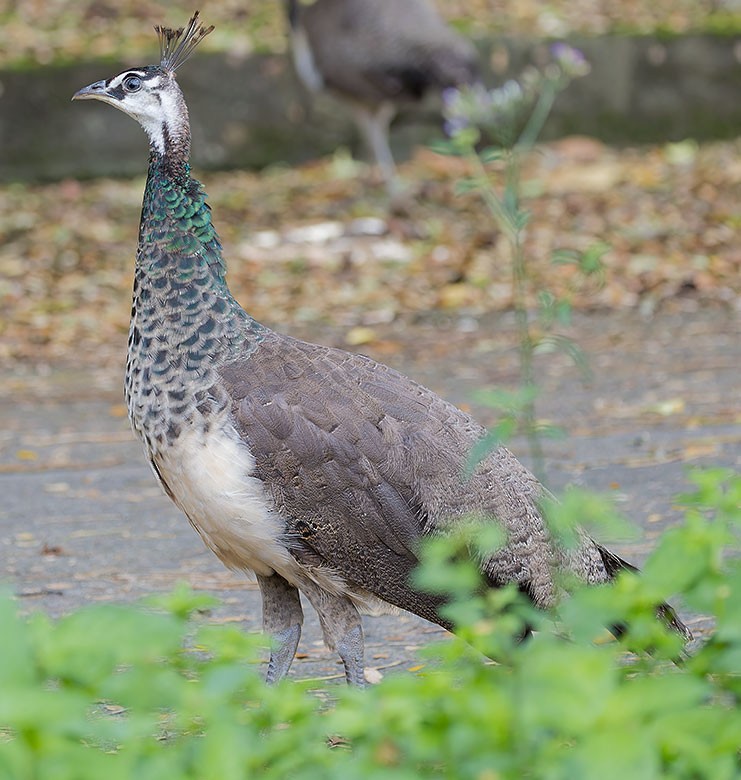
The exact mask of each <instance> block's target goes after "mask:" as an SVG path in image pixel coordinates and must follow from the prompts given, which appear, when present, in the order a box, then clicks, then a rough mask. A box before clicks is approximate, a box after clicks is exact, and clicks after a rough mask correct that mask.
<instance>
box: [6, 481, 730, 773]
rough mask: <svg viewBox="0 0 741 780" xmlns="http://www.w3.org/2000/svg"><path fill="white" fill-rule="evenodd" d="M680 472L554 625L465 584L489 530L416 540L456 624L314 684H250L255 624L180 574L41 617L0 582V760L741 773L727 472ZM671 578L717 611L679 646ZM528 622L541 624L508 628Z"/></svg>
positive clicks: (501, 593)
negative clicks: (634, 556) (412, 648)
mask: <svg viewBox="0 0 741 780" xmlns="http://www.w3.org/2000/svg"><path fill="white" fill-rule="evenodd" d="M690 478H691V479H692V481H693V482H694V485H695V489H694V491H693V492H692V493H690V494H689V495H687V496H683V497H681V498H680V501H682V502H683V503H684V504H685V506H686V508H687V509H686V520H685V522H684V524H683V525H682V526H680V527H677V528H675V529H674V530H672V531H671V532H670V533H668V534H666V535H665V536H664V537H663V538H662V539H661V540H660V541H659V544H658V547H657V549H656V551H655V553H654V554H653V555H652V556H651V557H650V558H649V560H648V562H647V564H646V567H645V570H644V573H643V574H641V575H637V574H635V573H632V572H625V573H623V574H621V575H620V577H619V578H618V580H617V582H616V583H615V584H614V585H611V586H600V587H593V588H583V589H580V590H577V592H575V593H574V595H573V596H572V597H570V598H569V599H568V600H566V601H565V602H564V603H563V604H562V605H561V607H560V609H559V614H558V616H557V620H558V625H557V628H554V622H553V621H554V619H555V618H556V616H554V615H550V614H545V613H537V612H535V611H534V610H533V609H532V608H531V607H529V606H528V605H527V604H526V603H524V602H523V600H522V597H521V596H520V595H519V594H518V593H517V592H515V591H514V589H512V588H504V589H501V590H482V589H481V588H480V586H479V581H478V576H477V573H476V570H475V567H474V566H473V565H472V564H471V563H470V562H468V553H469V552H470V551H474V552H476V551H478V552H481V550H482V549H491V546H492V545H496V544H497V542H498V538H497V537H491V535H490V534H488V533H487V534H484V535H483V536H481V535H479V536H472V535H471V533H470V529H469V533H468V535H464V536H461V537H458V538H450V537H448V538H446V539H433V540H431V542H430V544H429V545H428V546H427V548H426V550H424V555H423V563H422V566H421V569H420V571H419V575H418V578H419V580H418V581H419V583H420V584H422V585H424V586H425V587H428V588H432V589H435V590H438V591H440V590H443V591H445V592H448V593H450V594H451V597H452V602H451V604H450V606H449V607H448V610H449V612H450V614H452V615H454V616H455V619H456V621H457V623H458V625H459V630H460V635H461V636H462V637H464V638H465V639H466V640H467V642H464V641H463V640H462V639H460V638H456V637H451V638H450V639H448V640H446V641H444V642H442V643H439V644H437V645H435V646H431V647H430V648H429V649H428V650H427V653H428V656H429V663H428V664H427V665H426V666H425V667H424V668H423V669H422V670H421V671H420V672H419V673H418V674H410V673H398V674H395V675H392V676H389V677H387V678H385V679H383V680H381V682H380V683H379V684H377V685H374V686H371V687H370V688H369V689H366V690H364V691H358V690H355V689H346V688H344V687H341V686H338V687H336V688H333V689H332V691H331V693H332V702H331V703H329V704H328V703H327V701H326V695H325V696H323V697H322V696H317V695H315V694H313V693H311V692H310V691H311V689H315V688H316V687H317V684H318V683H312V681H309V682H307V683H302V684H298V683H295V682H293V681H291V680H287V681H284V682H283V683H281V684H280V685H278V686H276V687H272V688H269V687H266V686H265V685H264V684H263V682H262V677H261V674H262V668H261V667H258V666H257V665H256V658H257V657H258V655H259V654H261V653H262V652H264V650H263V647H262V645H263V643H262V640H261V639H260V638H259V637H252V636H247V635H245V634H243V633H242V632H240V631H239V630H238V629H237V628H236V627H234V626H231V627H227V626H224V625H214V624H211V623H209V620H208V613H207V610H208V608H209V606H210V604H211V602H210V600H209V599H208V598H204V597H203V596H202V595H198V594H195V593H193V592H192V591H189V590H187V589H185V588H181V589H178V590H176V591H175V592H173V593H171V594H170V595H168V596H164V597H159V598H158V599H157V600H156V601H155V602H154V603H152V604H150V606H149V607H148V608H147V609H143V608H130V607H113V606H95V607H90V608H87V609H83V610H80V611H78V612H75V613H73V614H70V615H69V616H67V617H65V618H62V619H61V620H58V621H56V622H54V621H52V620H50V619H49V618H48V617H47V616H45V615H43V614H34V615H32V616H31V617H28V618H22V617H20V616H19V615H18V614H17V613H16V611H15V608H14V605H13V603H12V601H11V600H10V599H8V598H4V599H1V600H0V635H1V636H2V637H3V654H2V657H3V662H2V664H0V688H1V689H2V697H0V780H31V778H33V779H34V780H46V779H48V780H52V778H53V780H65V779H67V778H69V780H72V779H73V778H74V780H87V779H88V778H89V780H99V779H100V778H101V777H106V778H111V780H116V779H117V778H121V780H124V779H126V780H129V779H130V778H132V777H136V778H137V780H149V779H150V778H151V780H161V778H165V777H166V778H168V780H187V779H188V778H193V780H196V779H197V780H211V779H213V780H244V778H247V777H252V776H255V775H257V774H259V776H260V777H261V778H265V780H270V778H281V780H282V778H286V777H290V778H297V779H300V778H307V780H308V779H309V778H311V779H312V780H313V778H316V777H317V776H321V777H323V778H327V780H331V779H332V778H337V779H338V780H339V779H340V778H342V780H346V779H347V778H364V780H366V779H367V778H371V779H372V778H379V780H380V778H383V780H388V778H392V779H394V778H399V779H401V778H404V779H405V780H412V779H413V778H419V777H448V778H472V779H475V780H495V779H496V780H521V778H526V777H531V778H548V779H549V780H550V779H551V778H552V779H553V780H560V779H563V780H581V779H582V778H583V780H592V779H593V778H596V777H599V778H601V779H606V780H613V779H614V780H625V779H626V778H631V779H633V778H639V779H640V780H653V779H654V778H655V779H656V780H659V778H670V779H674V778H676V779H677V780H679V779H680V778H681V779H683V780H684V779H685V778H686V780H702V779H703V778H707V779H708V780H730V779H731V778H738V777H740V776H741V761H740V759H739V748H740V747H741V708H740V707H739V699H740V698H741V612H740V611H739V610H740V609H741V606H740V605H741V560H740V559H739V558H738V556H737V555H729V551H733V550H735V551H737V550H738V542H739V531H741V477H739V476H737V475H736V476H734V475H733V474H731V473H730V472H728V471H725V470H721V469H711V470H706V471H696V472H694V473H692V474H691V475H690ZM600 503H601V502H600V501H595V500H590V501H589V506H588V507H587V508H586V511H587V514H588V515H589V516H590V518H591V519H592V520H594V519H595V517H594V516H595V514H598V512H596V510H595V507H598V506H599V505H600ZM569 506H570V508H571V510H572V511H573V512H574V513H575V515H576V518H577V519H578V518H579V515H580V511H579V509H580V502H579V500H574V499H573V498H572V500H571V501H570V503H569ZM572 521H573V518H572ZM490 537H491V538H490ZM677 593H678V594H679V595H681V597H682V598H683V599H684V601H685V603H686V605H687V606H688V607H690V608H691V609H693V610H698V611H701V612H703V613H705V614H708V615H712V616H714V618H715V622H716V628H715V632H714V634H713V635H712V636H711V637H710V638H709V639H708V640H707V641H706V642H705V643H704V644H703V645H702V646H701V647H697V648H694V649H693V650H692V652H691V653H690V654H689V655H688V656H687V657H686V658H685V659H684V661H683V662H681V663H673V659H678V658H679V656H680V654H681V653H682V648H681V640H680V638H679V637H678V636H676V635H675V634H672V633H670V632H668V631H667V630H666V629H665V628H664V627H663V625H662V624H661V623H660V621H658V620H656V618H655V614H654V607H655V605H656V603H657V602H658V601H660V600H663V599H666V598H669V597H674V596H675V595H676V594H677ZM606 622H611V623H612V622H614V623H625V624H626V625H627V626H628V630H627V633H626V636H625V637H624V639H623V640H622V642H621V643H617V642H609V643H606V642H604V641H602V640H601V636H602V632H603V628H602V627H603V626H604V625H605V623H606ZM525 623H527V624H529V625H531V626H533V627H534V628H535V629H537V631H536V633H535V635H534V636H533V637H532V638H531V639H530V640H529V641H528V642H526V643H524V644H518V643H517V642H516V641H514V639H513V637H515V636H516V635H517V634H518V633H519V632H520V631H521V630H522V628H523V627H524V625H525ZM626 646H627V647H628V648H631V650H633V651H634V652H633V653H631V654H626V652H625V647H626ZM649 651H650V652H649ZM481 653H484V654H488V655H490V656H494V657H496V659H497V662H496V663H493V664H492V663H487V662H485V658H484V657H483V656H482V655H481Z"/></svg>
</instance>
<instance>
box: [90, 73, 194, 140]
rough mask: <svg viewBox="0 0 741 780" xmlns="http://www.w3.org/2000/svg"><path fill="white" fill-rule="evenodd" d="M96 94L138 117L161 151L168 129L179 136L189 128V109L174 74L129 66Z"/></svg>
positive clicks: (173, 134) (150, 138)
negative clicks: (103, 91) (129, 67)
mask: <svg viewBox="0 0 741 780" xmlns="http://www.w3.org/2000/svg"><path fill="white" fill-rule="evenodd" d="M132 87H134V89H132ZM137 87H138V88H137ZM96 97H98V98H99V99H100V100H103V101H104V102H106V103H109V104H110V105H112V106H115V107H116V108H118V109H119V110H121V111H123V112H124V113H125V114H128V115H129V116H130V117H132V118H133V119H136V121H137V122H138V123H139V124H140V125H141V126H142V128H143V129H144V131H145V132H146V134H147V135H148V136H149V140H150V142H151V143H152V145H153V146H154V147H155V148H156V149H157V151H158V152H160V154H164V152H165V134H166V133H167V135H168V136H169V137H170V138H171V139H173V140H176V139H179V138H180V137H181V136H182V135H183V133H184V132H185V131H187V127H188V110H187V108H186V107H185V101H184V99H183V94H182V92H181V91H180V87H178V85H177V83H176V82H175V79H174V78H172V76H169V77H168V76H167V75H165V74H159V73H158V74H155V75H152V73H151V71H149V72H148V71H146V70H138V69H133V70H126V71H123V72H122V73H119V74H118V75H117V76H114V77H113V78H112V79H111V80H110V81H109V82H108V84H107V88H106V93H105V94H100V95H97V96H96Z"/></svg>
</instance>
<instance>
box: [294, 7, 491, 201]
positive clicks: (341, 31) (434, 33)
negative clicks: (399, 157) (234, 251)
mask: <svg viewBox="0 0 741 780" xmlns="http://www.w3.org/2000/svg"><path fill="white" fill-rule="evenodd" d="M286 13H287V16H288V22H289V31H290V39H291V53H292V55H293V61H294V65H295V68H296V73H297V74H298V76H299V78H300V79H301V81H302V83H303V84H304V86H305V87H306V88H307V89H308V90H309V91H310V92H313V93H316V92H319V91H321V90H323V89H326V90H328V91H329V92H330V93H331V94H332V95H334V96H335V97H336V98H339V99H340V100H342V101H343V102H344V103H346V104H347V105H348V106H349V107H350V108H351V110H352V113H353V116H354V118H355V121H356V123H357V125H358V128H359V130H360V132H361V135H362V136H363V138H364V140H365V142H366V143H367V145H368V147H369V148H370V150H371V152H372V154H373V157H374V158H375V161H376V164H377V165H378V168H379V170H380V172H381V175H382V176H383V179H384V181H385V183H386V186H387V188H388V190H389V194H390V195H392V196H396V195H398V194H400V192H401V188H400V186H399V183H398V179H397V176H396V166H395V165H394V158H393V156H392V154H391V148H390V146H389V125H390V123H391V120H392V119H393V118H394V116H395V114H396V112H397V109H398V108H399V107H400V106H401V105H404V104H405V103H411V102H416V101H419V100H421V99H422V98H424V97H425V95H426V94H427V93H428V92H431V91H432V92H440V91H441V90H443V89H445V88H446V87H455V86H460V85H463V84H470V83H472V82H474V81H475V80H476V78H477V74H478V65H477V54H476V49H475V48H474V46H473V44H472V43H471V42H470V41H468V40H466V39H465V38H463V37H462V36H460V35H458V34H457V33H455V32H454V31H453V30H451V29H450V27H448V26H447V25H446V24H445V23H444V22H443V20H442V19H441V18H440V16H439V14H438V13H437V11H436V10H435V8H434V6H433V5H432V4H431V2H430V1H429V0H315V2H314V3H312V4H310V5H302V4H301V3H299V0H286Z"/></svg>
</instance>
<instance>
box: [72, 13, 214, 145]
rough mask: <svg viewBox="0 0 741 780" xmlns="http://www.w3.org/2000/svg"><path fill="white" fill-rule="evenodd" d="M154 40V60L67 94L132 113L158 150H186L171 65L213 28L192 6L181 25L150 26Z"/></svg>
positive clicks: (183, 115)
mask: <svg viewBox="0 0 741 780" xmlns="http://www.w3.org/2000/svg"><path fill="white" fill-rule="evenodd" d="M154 29H155V30H156V31H157V35H158V37H159V41H160V64H159V65H147V66H145V67H142V68H130V69H128V70H125V71H123V72H122V73H119V74H118V75H116V76H113V78H110V79H103V80H101V81H96V82H95V83H93V84H90V85H88V86H87V87H83V88H82V89H80V90H78V91H77V92H75V94H74V95H73V96H72V100H101V101H102V102H103V103H108V104H109V105H112V106H114V107H115V108H118V109H119V110H121V111H123V112H124V113H125V114H128V115H129V116H130V117H133V118H134V119H136V121H137V122H139V124H140V125H141V126H142V127H143V128H144V130H145V131H146V133H147V135H148V136H149V141H150V144H151V145H152V147H153V148H154V149H155V150H156V151H157V152H159V153H160V154H163V155H164V154H166V153H168V152H172V151H178V152H180V154H185V155H187V153H188V151H189V145H190V128H189V124H188V109H187V107H186V105H185V100H184V98H183V93H182V92H181V91H180V87H179V86H178V84H177V81H176V80H175V71H176V70H177V69H178V68H179V67H180V66H181V65H182V64H183V63H184V62H185V61H186V60H187V59H188V57H190V55H191V54H192V53H193V50H194V49H195V48H196V46H198V44H199V43H200V42H201V41H202V40H203V39H204V38H205V37H206V36H207V35H208V34H209V33H210V32H211V31H212V30H213V29H214V28H213V26H211V27H204V26H203V25H201V24H200V23H199V18H198V11H196V12H195V13H194V14H193V16H192V17H191V19H190V21H189V22H188V25H187V26H186V27H185V28H182V27H181V28H180V29H178V30H173V29H170V28H168V27H159V26H156V27H155V28H154Z"/></svg>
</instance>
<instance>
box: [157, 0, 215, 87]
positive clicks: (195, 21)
mask: <svg viewBox="0 0 741 780" xmlns="http://www.w3.org/2000/svg"><path fill="white" fill-rule="evenodd" d="M154 29H155V31H156V32H157V37H158V38H159V41H160V67H161V68H162V70H165V71H168V72H170V73H174V72H175V70H177V69H178V68H179V67H180V66H181V65H182V64H183V63H184V62H185V61H186V60H187V59H188V57H190V55H191V54H192V53H193V50H194V49H195V48H196V46H198V44H199V43H200V42H201V41H202V40H203V39H204V38H205V37H206V36H207V35H208V34H209V33H210V32H211V31H212V30H213V29H214V26H213V25H211V26H210V27H204V26H203V25H202V24H199V15H198V11H196V12H195V13H194V14H193V16H192V17H191V18H190V21H189V22H188V25H187V27H185V28H183V27H179V28H178V29H177V30H173V29H172V28H171V27H161V26H160V25H155V28H154Z"/></svg>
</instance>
